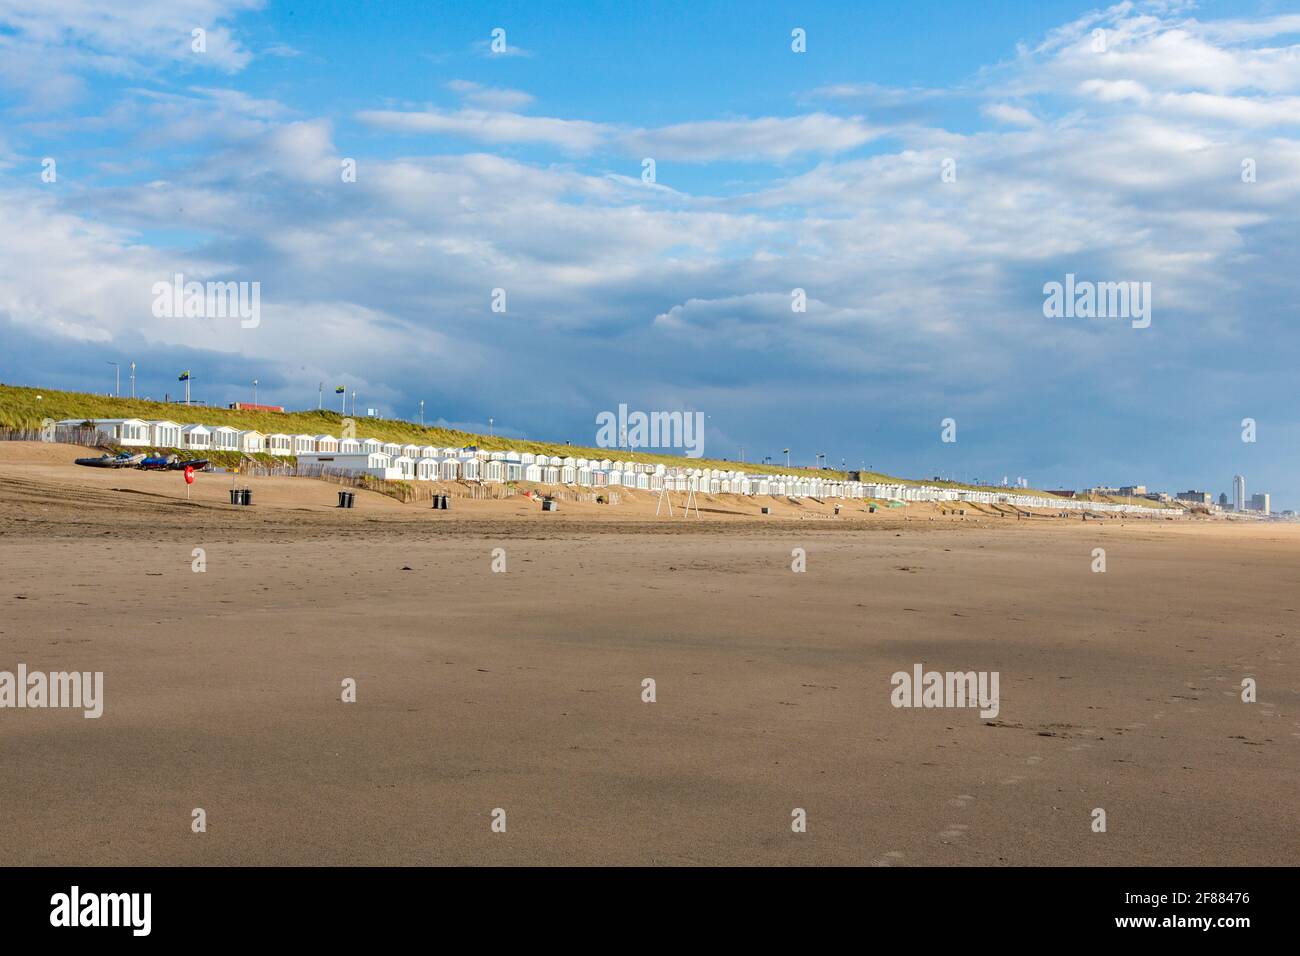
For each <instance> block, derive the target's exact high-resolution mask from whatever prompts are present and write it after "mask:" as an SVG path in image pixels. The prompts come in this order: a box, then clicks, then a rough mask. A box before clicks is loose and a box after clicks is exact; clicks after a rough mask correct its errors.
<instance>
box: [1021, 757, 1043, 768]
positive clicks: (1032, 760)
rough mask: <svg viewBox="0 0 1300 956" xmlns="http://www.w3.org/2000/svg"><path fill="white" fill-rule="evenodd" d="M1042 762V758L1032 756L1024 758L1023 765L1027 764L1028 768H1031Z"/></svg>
mask: <svg viewBox="0 0 1300 956" xmlns="http://www.w3.org/2000/svg"><path fill="white" fill-rule="evenodd" d="M1042 762H1043V758H1042V757H1040V756H1038V754H1034V755H1033V756H1031V757H1026V758H1025V763H1027V764H1029V766H1031V767H1032V766H1033V765H1034V764H1036V763H1042Z"/></svg>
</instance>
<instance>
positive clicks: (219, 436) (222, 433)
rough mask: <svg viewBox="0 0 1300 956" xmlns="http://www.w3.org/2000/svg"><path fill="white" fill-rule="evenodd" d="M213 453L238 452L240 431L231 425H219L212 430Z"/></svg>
mask: <svg viewBox="0 0 1300 956" xmlns="http://www.w3.org/2000/svg"><path fill="white" fill-rule="evenodd" d="M212 449H213V451H238V450H239V429H238V428H231V427H230V426H229V425H218V426H217V427H216V428H214V429H212Z"/></svg>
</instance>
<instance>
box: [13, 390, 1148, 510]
mask: <svg viewBox="0 0 1300 956" xmlns="http://www.w3.org/2000/svg"><path fill="white" fill-rule="evenodd" d="M45 418H52V419H54V420H55V421H60V420H62V419H65V418H143V419H160V418H167V419H171V420H172V421H176V422H180V423H181V424H182V425H187V424H191V423H193V422H201V423H203V424H204V425H231V426H234V427H236V428H255V429H257V430H258V431H260V432H264V433H268V434H269V433H271V432H285V433H288V434H309V435H334V436H338V435H339V432H340V431H341V430H342V422H343V416H342V415H340V414H339V413H338V412H333V411H328V410H320V411H317V410H315V409H312V410H309V411H302V412H254V411H232V410H231V409H228V408H217V407H214V406H208V405H191V406H189V407H188V408H187V407H186V406H184V405H176V404H168V403H165V402H146V401H144V400H143V399H133V398H113V397H111V396H107V395H92V394H88V393H85V392H59V391H53V390H51V389H38V388H27V387H24V386H17V385H0V428H39V427H40V424H41V421H42V419H45ZM355 421H356V424H357V437H358V438H378V439H379V440H380V441H386V442H388V441H393V442H399V443H401V444H407V443H409V442H414V443H416V444H419V445H437V446H439V447H452V448H460V447H463V446H465V445H477V446H478V447H480V448H486V449H489V450H492V451H504V450H506V449H514V450H516V451H521V452H524V451H527V452H532V453H534V454H545V455H572V456H573V457H574V458H628V457H631V458H634V459H635V460H636V461H643V462H663V463H664V464H666V465H687V466H689V467H697V468H736V467H742V468H743V469H744V470H745V471H746V472H749V473H751V474H762V473H772V474H778V473H781V472H784V471H785V469H784V468H783V467H781V466H779V465H766V466H764V465H759V464H755V463H754V462H743V463H738V462H734V461H728V460H726V459H725V458H724V459H717V458H685V457H683V456H681V455H662V454H654V453H652V452H647V451H645V450H643V449H638V450H637V451H636V453H635V455H631V456H629V455H628V454H627V453H626V451H620V450H618V449H613V448H591V447H586V446H581V445H563V444H556V443H554V442H542V441H527V440H525V439H521V438H504V437H501V436H495V437H489V436H486V435H475V434H473V433H471V432H462V431H456V430H454V429H449V428H422V427H421V426H419V425H417V424H415V423H413V422H408V421H403V420H401V419H394V418H358V419H355ZM223 454H224V456H225V457H229V458H230V459H231V460H230V461H229V462H226V461H225V460H224V458H223ZM211 457H212V460H213V461H214V462H218V461H219V459H220V461H219V463H221V464H234V463H235V462H237V460H238V458H239V455H238V454H236V453H233V452H231V453H220V452H214V453H212V455H211ZM257 457H258V458H265V459H266V460H268V461H269V460H271V458H270V456H257ZM818 474H820V475H821V476H822V477H836V478H844V477H846V475H845V473H844V472H842V471H822V472H818ZM863 479H864V480H866V481H873V480H878V481H889V482H901V483H904V484H928V485H938V486H940V487H948V488H973V487H975V486H973V485H964V484H961V483H960V482H953V481H939V482H930V481H917V480H915V479H910V478H898V477H896V476H893V475H887V474H884V473H883V472H863ZM1012 490H1014V489H1012ZM1022 490H1023V491H1024V492H1025V493H1028V494H1039V495H1045V494H1046V492H1043V491H1035V490H1034V489H1022ZM1094 500H1097V501H1109V502H1124V503H1131V504H1140V505H1147V506H1150V507H1158V506H1157V505H1156V503H1155V502H1152V501H1147V500H1145V499H1127V498H1120V497H1117V496H1105V497H1096V498H1095V499H1094Z"/></svg>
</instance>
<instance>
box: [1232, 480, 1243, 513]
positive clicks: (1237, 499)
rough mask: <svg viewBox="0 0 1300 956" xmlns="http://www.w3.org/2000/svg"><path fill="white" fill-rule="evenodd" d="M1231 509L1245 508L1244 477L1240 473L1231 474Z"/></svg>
mask: <svg viewBox="0 0 1300 956" xmlns="http://www.w3.org/2000/svg"><path fill="white" fill-rule="evenodd" d="M1232 510H1233V511H1245V510H1246V479H1245V478H1243V477H1242V476H1241V475H1233V476H1232Z"/></svg>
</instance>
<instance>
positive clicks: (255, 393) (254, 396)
mask: <svg viewBox="0 0 1300 956" xmlns="http://www.w3.org/2000/svg"><path fill="white" fill-rule="evenodd" d="M253 404H254V405H256V404H257V379H253Z"/></svg>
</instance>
